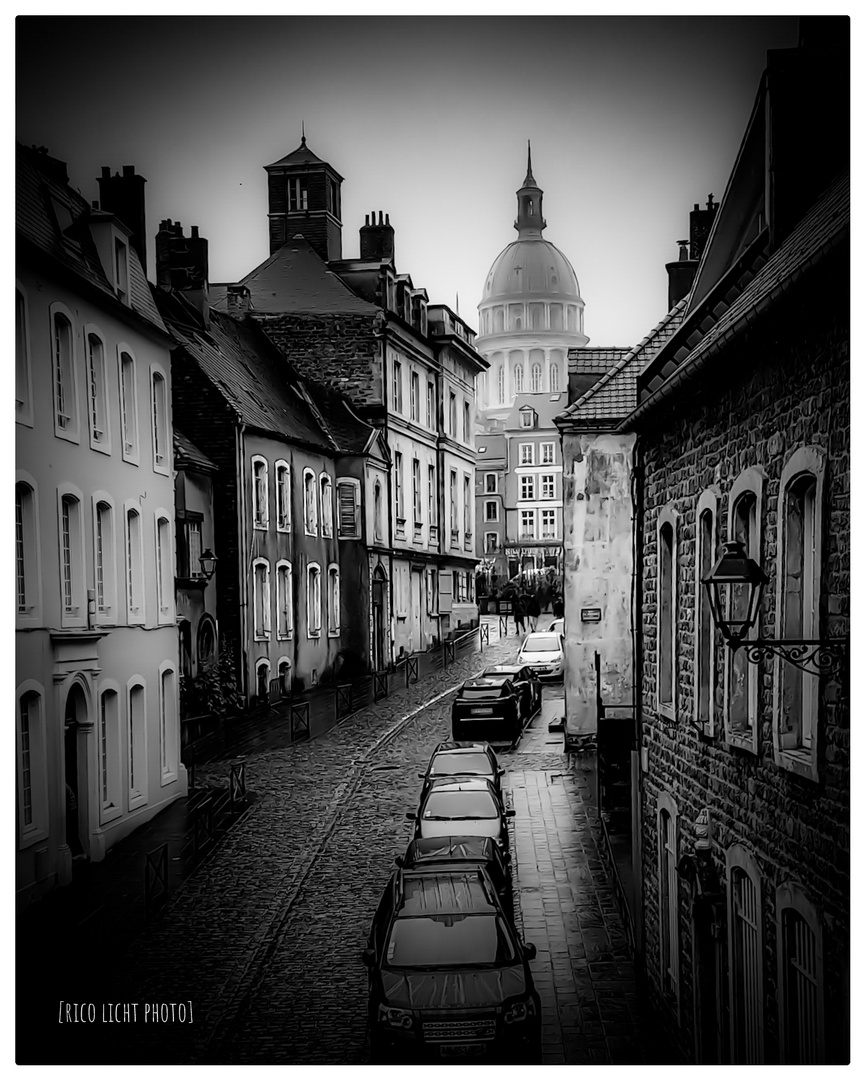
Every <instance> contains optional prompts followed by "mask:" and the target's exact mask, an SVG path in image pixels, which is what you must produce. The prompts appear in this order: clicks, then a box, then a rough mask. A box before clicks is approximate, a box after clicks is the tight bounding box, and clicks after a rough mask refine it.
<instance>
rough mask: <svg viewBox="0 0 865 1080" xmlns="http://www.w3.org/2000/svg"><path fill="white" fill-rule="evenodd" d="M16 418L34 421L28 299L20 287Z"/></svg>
mask: <svg viewBox="0 0 865 1080" xmlns="http://www.w3.org/2000/svg"><path fill="white" fill-rule="evenodd" d="M15 419H16V420H19V421H21V422H22V423H25V424H30V423H32V421H33V406H32V398H31V383H30V334H29V328H28V322H27V301H26V300H25V299H24V294H23V293H22V292H21V290H20V289H16V290H15Z"/></svg>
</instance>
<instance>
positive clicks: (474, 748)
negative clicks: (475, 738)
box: [430, 742, 491, 761]
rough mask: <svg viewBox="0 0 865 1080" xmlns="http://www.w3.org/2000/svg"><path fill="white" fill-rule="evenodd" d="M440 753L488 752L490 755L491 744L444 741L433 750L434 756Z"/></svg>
mask: <svg viewBox="0 0 865 1080" xmlns="http://www.w3.org/2000/svg"><path fill="white" fill-rule="evenodd" d="M439 754H486V755H487V757H489V756H490V754H491V750H490V744H489V743H485V742H477V743H455V742H443V743H439V744H438V746H437V747H436V748H435V750H433V752H432V757H431V758H430V761H432V758H434V757H438V755H439Z"/></svg>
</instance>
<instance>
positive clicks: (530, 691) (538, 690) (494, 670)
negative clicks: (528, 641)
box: [481, 664, 544, 725]
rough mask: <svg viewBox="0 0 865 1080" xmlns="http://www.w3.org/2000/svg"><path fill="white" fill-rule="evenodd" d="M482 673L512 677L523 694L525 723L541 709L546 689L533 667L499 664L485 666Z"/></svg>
mask: <svg viewBox="0 0 865 1080" xmlns="http://www.w3.org/2000/svg"><path fill="white" fill-rule="evenodd" d="M481 674H482V675H483V677H484V678H495V676H497V675H504V676H505V677H506V678H508V679H510V681H511V682H512V683H513V684H514V686H515V687H516V688H517V690H519V691H520V693H521V695H522V705H523V724H524V725H525V724H527V723H528V722H529V720H531V718H532V717H533V716H534V715H535V713H536V712H537V711H538V709H540V707H541V700H542V698H543V692H544V689H543V686H542V685H541V680H540V679H539V678H538V677H537V675H535V673H534V672H533V671H532V669H531V668H528V667H518V666H517V665H516V664H497V665H496V666H495V667H488V668H485V669H484V670H483V671H482V672H481Z"/></svg>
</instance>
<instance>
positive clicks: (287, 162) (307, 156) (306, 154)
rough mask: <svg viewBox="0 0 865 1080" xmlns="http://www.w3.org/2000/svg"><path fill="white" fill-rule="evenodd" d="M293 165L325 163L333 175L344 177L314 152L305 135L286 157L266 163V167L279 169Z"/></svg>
mask: <svg viewBox="0 0 865 1080" xmlns="http://www.w3.org/2000/svg"><path fill="white" fill-rule="evenodd" d="M291 165H324V166H325V167H326V168H328V169H330V171H331V172H332V173H333V175H334V176H335V177H336V178H337V179H338V180H342V177H341V176H340V175H339V173H338V172H337V171H336V169H334V168H333V166H332V165H329V164H328V163H327V162H326V161H323V160H322V159H321V158H320V157H319V156H318V155H317V154H314V153H313V152H312V151H311V150H310V148H309V147H308V146H307V145H306V136H305V135H304V136H303V137H302V138H301V140H300V146H298V148H297V149H296V150H292V152H291V153H290V154H286V155H285V157H281V158H280V159H279V161H274V162H272V163H271V164H270V165H265V166H264V167H265V169H279V168H281V167H284V166H291Z"/></svg>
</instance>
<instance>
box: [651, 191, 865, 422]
mask: <svg viewBox="0 0 865 1080" xmlns="http://www.w3.org/2000/svg"><path fill="white" fill-rule="evenodd" d="M849 230H850V176H849V173H845V174H844V175H843V176H841V177H839V178H838V179H837V180H836V181H835V182H834V183H833V184H832V185H831V186H830V187H829V189H828V190H827V191H826V192H825V194H824V195H823V196H822V198H821V199H819V200H818V201H817V202H816V203H815V205H814V206H813V207H812V208H811V210H810V211H809V212H808V213H807V214H806V215H805V217H804V218H803V219H802V220H801V221H800V223H799V224H798V225H797V226H796V228H795V229H793V231H792V232H791V233H790V235H789V236H788V237H787V239H786V240H785V241H784V242H783V243H782V244H781V246H780V247H779V248H778V250H777V251H775V252H774V253H773V254H772V255H771V256H769V258H768V259H767V260H766V262H765V263H764V264H763V265H762V266H761V267H760V269H759V270H757V272H756V273H755V274H754V275H753V277H752V278H750V280H748V279H747V278H746V281H747V284H744V287H743V288H742V290H741V292H739V294H738V296H737V297H736V298H735V300H733V301H732V303H730V305H729V307H727V306H726V303H725V301H724V300H723V299H721V300H719V302H718V303H717V304H716V305H715V308H714V312H715V313H716V321H715V323H714V325H712V326H711V327H710V328H709V329H708V330H707V331H706V332H705V334H704V336H702V339H701V340H700V341H699V343H698V344H697V345H695V347H694V348H693V349H691V350H687V349H685V348H683V347H681V346H680V347H679V348H675V343H674V349H675V351H674V352H673V355H672V356H666V355H664V353H663V352H662V353H661V355H660V356H659V357H657V365H658V370H657V372H655V371H651V370H649V371H647V373H646V374H647V378H648V380H649V381H647V382H646V384H645V387H642V386H641V388H640V395H641V404H642V400H646V399H647V398H648V397H649V396H650V395H651V394H652V393H654V392H655V391H656V390H657V389H658V388H659V387H660V386H661V385H663V383H664V382H666V380H667V379H668V378H669V377H670V376H671V375H673V374H675V372H676V371H677V370H678V369H679V368H680V367H683V366H684V365H685V364H688V365H690V364H691V363H693V362H694V361H697V360H699V359H700V358H702V357H703V356H705V354H706V353H707V352H709V351H710V350H712V349H713V348H714V347H715V346H716V345H718V344H719V343H720V342H721V341H722V340H723V339H724V338H725V337H727V336H731V335H733V334H735V333H736V332H737V330H738V328H739V325H740V324H741V322H742V320H743V319H745V318H746V317H748V318H755V317H758V315H759V313H760V311H761V310H762V309H764V308H765V307H766V306H767V305H768V304H769V303H771V302H772V301H773V300H774V299H777V298H778V297H779V296H780V295H781V294H782V293H783V292H786V291H787V290H788V289H790V288H792V286H793V285H794V283H795V282H796V280H797V279H798V278H799V276H800V275H801V274H802V273H804V272H805V271H806V270H809V269H812V268H813V267H814V266H816V265H817V264H818V263H820V262H821V261H822V259H823V258H824V257H825V256H826V255H827V254H828V253H829V252H830V251H831V250H832V249H833V248H835V247H837V246H838V244H839V243H841V242H842V241H843V240H844V239H845V238H846V237H847V236H849ZM708 299H709V301H710V302H711V300H712V299H713V298H712V296H710V297H709V298H708ZM700 310H701V309H700V308H698V309H697V311H698V313H699V311H700ZM701 329H702V327H701ZM687 330H688V323H687V322H685V324H684V326H683V331H684V332H687ZM667 351H668V352H669V351H670V350H667ZM635 404H636V403H635Z"/></svg>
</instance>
